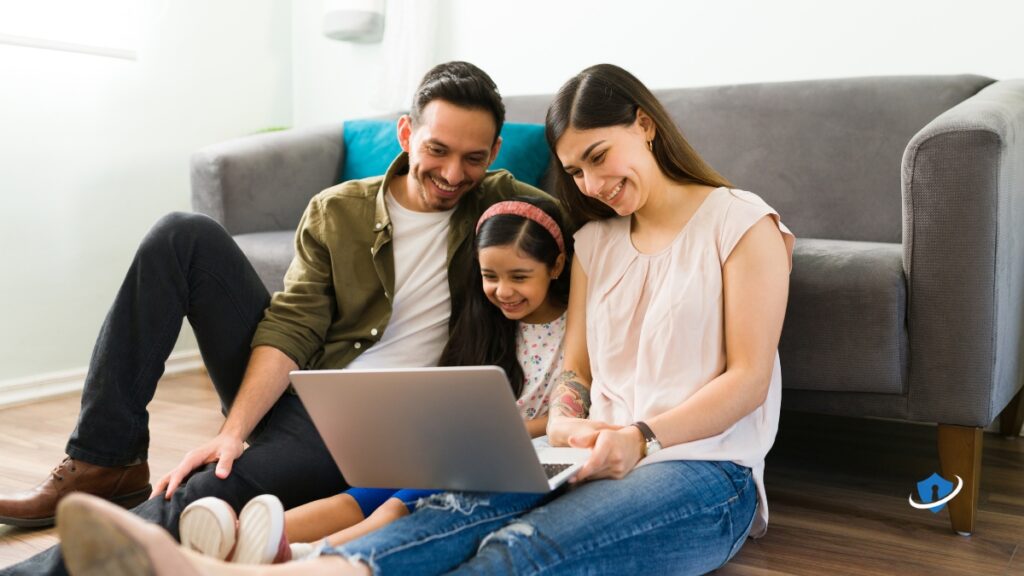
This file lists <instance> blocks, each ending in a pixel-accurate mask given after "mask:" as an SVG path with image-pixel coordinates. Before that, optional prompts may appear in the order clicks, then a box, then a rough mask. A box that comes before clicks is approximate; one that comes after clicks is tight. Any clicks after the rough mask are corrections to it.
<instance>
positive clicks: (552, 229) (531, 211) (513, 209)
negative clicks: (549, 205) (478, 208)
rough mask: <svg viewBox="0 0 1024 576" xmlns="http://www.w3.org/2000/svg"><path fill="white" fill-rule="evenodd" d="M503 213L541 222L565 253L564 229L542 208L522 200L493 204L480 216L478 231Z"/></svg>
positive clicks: (559, 248)
mask: <svg viewBox="0 0 1024 576" xmlns="http://www.w3.org/2000/svg"><path fill="white" fill-rule="evenodd" d="M501 214H513V215H515V216H522V217H523V218H526V219H529V220H533V221H534V222H536V223H537V224H540V225H541V226H543V227H544V229H545V230H547V231H548V233H549V234H551V237H552V238H554V239H555V244H558V250H559V251H560V252H561V253H562V254H565V242H564V241H563V240H562V231H561V230H559V229H558V224H556V223H555V221H554V219H553V218H551V216H548V215H547V213H546V212H544V211H543V210H541V209H540V208H537V207H536V206H534V205H533V204H530V203H528V202H523V201H521V200H506V201H504V202H498V203H497V204H494V205H492V206H491V207H490V208H488V209H487V210H485V211H484V213H483V214H482V215H481V216H480V220H477V223H476V231H477V232H480V226H482V225H483V223H484V221H485V220H487V219H488V218H491V217H494V216H499V215H501Z"/></svg>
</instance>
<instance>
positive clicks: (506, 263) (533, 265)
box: [479, 245, 565, 324]
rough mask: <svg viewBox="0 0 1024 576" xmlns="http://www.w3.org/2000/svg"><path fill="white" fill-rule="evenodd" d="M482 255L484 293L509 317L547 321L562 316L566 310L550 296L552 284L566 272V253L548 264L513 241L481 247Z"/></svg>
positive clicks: (531, 320) (481, 266)
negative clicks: (511, 243)
mask: <svg viewBox="0 0 1024 576" xmlns="http://www.w3.org/2000/svg"><path fill="white" fill-rule="evenodd" d="M479 259H480V274H481V276H482V277H483V278H482V279H483V288H484V294H485V295H486V296H487V299H488V300H490V301H491V303H492V304H494V305H495V306H497V307H498V309H499V310H501V313H502V314H504V315H505V317H506V318H508V319H509V320H518V321H520V322H526V323H527V324H543V323H545V322H551V321H552V320H555V319H556V318H558V317H559V316H561V314H562V310H561V309H560V308H559V307H557V306H555V305H553V304H552V303H551V302H550V300H549V299H548V288H549V287H550V285H551V280H552V279H554V278H557V277H558V276H559V274H561V273H562V268H563V267H564V266H565V257H564V256H559V257H558V261H557V262H556V263H555V266H554V268H548V266H547V265H546V264H544V263H543V262H539V261H537V260H534V259H533V258H530V257H529V256H527V255H526V254H524V253H523V252H522V251H520V250H519V249H517V248H516V247H515V246H512V245H509V246H490V247H487V248H481V249H480V251H479Z"/></svg>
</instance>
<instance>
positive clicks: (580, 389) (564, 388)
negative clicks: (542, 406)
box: [551, 370, 590, 418]
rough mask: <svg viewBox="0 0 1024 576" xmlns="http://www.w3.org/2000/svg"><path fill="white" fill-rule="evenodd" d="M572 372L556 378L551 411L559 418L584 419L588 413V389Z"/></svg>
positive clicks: (567, 371)
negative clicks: (556, 382) (556, 383)
mask: <svg viewBox="0 0 1024 576" xmlns="http://www.w3.org/2000/svg"><path fill="white" fill-rule="evenodd" d="M577 378H579V376H577V375H576V373H575V372H573V371H572V370H566V371H565V372H562V373H561V374H559V376H558V382H559V383H558V386H557V387H556V388H555V391H554V392H553V393H552V394H551V411H552V412H554V413H555V414H557V415H559V416H569V417H571V418H586V417H587V414H589V413H590V388H587V387H586V386H584V385H583V384H581V383H580V382H579V381H578V380H577Z"/></svg>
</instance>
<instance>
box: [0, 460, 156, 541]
mask: <svg viewBox="0 0 1024 576" xmlns="http://www.w3.org/2000/svg"><path fill="white" fill-rule="evenodd" d="M152 491H153V487H152V486H150V484H149V464H147V463H146V462H143V463H141V464H134V465H131V466H115V467H107V466H96V465H95V464H89V463H88V462H82V461H81V460H74V459H72V458H71V457H70V456H68V457H65V458H64V460H63V461H62V462H61V463H60V464H58V465H57V467H56V468H54V469H53V470H52V471H51V472H50V477H49V478H47V479H46V480H44V481H43V482H42V483H40V484H39V485H38V486H36V487H35V488H32V489H30V490H25V491H23V492H18V493H16V494H10V495H0V524H10V525H11V526H19V527H21V528H45V527H48V526H53V517H54V514H55V513H56V510H57V503H58V502H60V501H61V499H63V498H64V497H65V496H67V495H68V494H70V493H72V492H85V493H86V494H92V495H94V496H99V497H100V498H105V499H107V500H110V501H111V502H114V503H115V504H120V505H121V506H124V507H125V508H131V507H133V506H136V505H138V504H140V503H142V502H143V501H145V500H146V499H147V498H148V497H149V494H150V493H151V492H152Z"/></svg>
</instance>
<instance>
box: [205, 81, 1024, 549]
mask: <svg viewBox="0 0 1024 576" xmlns="http://www.w3.org/2000/svg"><path fill="white" fill-rule="evenodd" d="M658 95H659V97H660V98H661V99H662V101H663V102H664V103H665V105H666V106H667V107H668V109H669V111H670V112H671V113H672V114H673V115H674V117H675V119H676V120H677V122H678V123H679V125H680V126H681V127H682V129H683V131H684V133H685V134H686V135H687V137H688V138H689V140H690V141H691V143H692V144H693V145H694V146H695V147H696V148H697V150H698V151H699V152H700V153H701V154H702V155H703V156H704V157H705V158H706V159H707V160H708V161H709V162H710V163H711V165H713V166H715V167H716V168H717V169H718V170H719V171H720V172H721V173H723V174H725V175H726V177H727V178H729V179H730V180H732V182H733V183H734V184H735V185H736V186H737V187H739V188H744V189H747V190H751V191H753V192H755V193H757V194H759V195H761V196H762V197H763V198H764V199H765V200H767V201H768V202H769V203H770V204H771V205H773V206H774V207H775V208H776V209H778V211H779V212H780V213H781V215H782V218H783V220H784V221H785V222H786V223H787V224H788V225H789V227H790V228H791V229H792V230H793V231H794V232H795V234H796V235H797V237H798V240H797V244H796V252H795V255H794V267H793V273H792V280H791V295H790V300H789V308H788V312H787V315H786V323H785V326H784V329H783V334H782V341H781V343H780V355H781V359H782V366H783V385H784V389H785V391H784V393H783V405H784V407H786V408H790V409H796V410H802V411H811V412H818V413H827V414H836V415H846V416H857V417H883V418H896V419H901V420H908V421H916V422H929V423H937V424H939V426H938V441H939V454H940V463H941V469H942V473H943V475H944V476H946V477H947V478H952V477H953V475H954V474H956V475H959V476H960V477H961V478H963V480H964V483H965V486H964V491H963V493H962V495H961V496H958V497H957V498H956V499H954V500H953V501H952V502H951V503H950V517H951V521H952V526H953V528H954V529H955V530H956V531H958V532H961V533H970V532H972V531H973V529H974V517H975V513H976V508H977V499H978V492H977V491H978V486H979V483H980V465H981V444H982V434H981V430H982V427H985V426H987V425H989V424H990V423H992V422H993V421H994V420H995V419H996V418H997V417H998V416H1000V415H1002V417H1001V423H1002V431H1003V432H1004V433H1006V434H1011V433H1013V434H1015V433H1016V432H1017V431H1019V430H1020V428H1021V420H1022V417H1024V409H1022V406H1021V404H1022V398H1021V396H1022V395H1021V393H1020V392H1019V391H1020V389H1021V386H1022V383H1024V379H1022V376H1024V370H1022V361H1024V337H1022V332H1024V81H1022V80H1011V81H1000V82H997V81H994V80H992V79H989V78H983V77H979V76H967V75H965V76H918V77H878V78H852V79H837V80H817V81H803V82H787V83H772V84H751V85H739V86H720V87H709V88H691V89H675V90H663V91H660V92H659V94H658ZM549 100H550V95H545V96H525V97H510V98H507V99H506V105H507V108H508V120H509V121H512V122H537V123H540V122H543V119H544V112H545V109H546V106H547V104H548V102H549ZM344 153H345V151H344V150H343V145H342V126H341V124H340V123H339V124H338V125H332V126H325V127H320V128H312V129H301V130H290V131H286V132H281V133H270V134H262V135H257V136H251V137H247V138H243V139H240V140H235V141H231V142H226V143H222V144H217V145H214V146H210V147H208V148H205V149H203V150H201V151H199V152H198V153H196V154H195V156H194V157H193V160H192V201H193V206H194V208H195V210H197V211H199V212H203V213H205V214H208V215H210V216H212V217H214V218H215V219H217V220H218V221H220V222H221V223H222V224H223V225H224V226H225V227H226V228H227V229H228V230H229V231H230V232H231V233H232V234H233V235H234V236H235V238H236V239H237V241H238V243H239V245H240V246H241V247H242V249H243V250H244V251H245V253H246V254H247V255H248V256H249V258H250V259H251V260H252V262H253V264H254V265H255V267H256V269H257V271H258V272H259V273H260V276H261V277H262V278H263V280H264V282H265V283H266V284H267V286H268V288H270V289H271V290H278V289H280V288H281V286H282V281H281V278H282V276H283V274H284V271H285V269H286V268H287V265H288V262H289V260H290V259H291V255H292V246H291V242H292V233H293V230H294V227H295V225H296V224H297V222H298V220H299V216H300V215H301V213H302V211H303V209H304V207H305V205H306V203H307V201H308V199H309V198H310V197H311V196H312V195H313V194H315V193H316V192H318V191H320V190H322V189H324V188H327V187H328V186H331V185H332V184H334V183H336V182H337V181H338V179H339V177H340V175H339V167H340V166H341V163H342V159H343V155H344ZM909 488H910V487H908V490H909Z"/></svg>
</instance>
